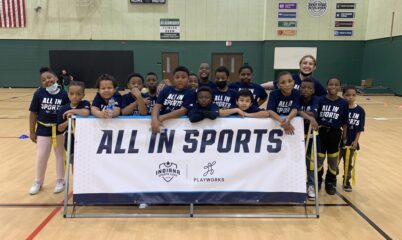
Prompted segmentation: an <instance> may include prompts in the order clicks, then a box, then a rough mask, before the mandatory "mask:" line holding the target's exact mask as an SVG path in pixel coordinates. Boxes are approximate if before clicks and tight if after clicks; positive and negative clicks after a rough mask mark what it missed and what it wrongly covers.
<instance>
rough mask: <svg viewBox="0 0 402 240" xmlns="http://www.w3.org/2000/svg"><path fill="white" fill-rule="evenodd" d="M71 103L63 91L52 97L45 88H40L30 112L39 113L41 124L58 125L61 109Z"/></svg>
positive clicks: (34, 96)
mask: <svg viewBox="0 0 402 240" xmlns="http://www.w3.org/2000/svg"><path fill="white" fill-rule="evenodd" d="M69 102H70V100H69V99H68V96H67V93H66V92H65V91H64V90H62V89H60V91H59V92H58V93H57V94H55V95H52V94H50V93H48V92H47V91H46V89H45V88H39V89H38V90H37V91H36V92H35V93H34V95H33V98H32V102H31V106H30V107H29V111H31V112H36V113H38V121H40V122H43V123H56V121H57V113H58V112H59V109H60V107H61V106H63V105H65V104H66V103H69Z"/></svg>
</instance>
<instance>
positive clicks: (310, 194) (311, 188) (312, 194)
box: [307, 185, 315, 200]
mask: <svg viewBox="0 0 402 240" xmlns="http://www.w3.org/2000/svg"><path fill="white" fill-rule="evenodd" d="M307 198H308V199H309V200H314V199H315V189H314V186H313V185H309V186H308V187H307Z"/></svg>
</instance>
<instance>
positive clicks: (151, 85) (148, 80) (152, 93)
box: [145, 72, 158, 115]
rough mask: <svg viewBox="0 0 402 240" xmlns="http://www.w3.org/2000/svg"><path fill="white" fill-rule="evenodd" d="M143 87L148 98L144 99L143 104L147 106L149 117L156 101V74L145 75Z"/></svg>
mask: <svg viewBox="0 0 402 240" xmlns="http://www.w3.org/2000/svg"><path fill="white" fill-rule="evenodd" d="M145 85H146V87H147V88H148V97H147V98H146V99H145V104H146V106H147V114H148V115H151V113H152V109H153V107H154V105H155V102H156V99H157V98H158V95H157V88H158V76H157V75H156V73H154V72H149V73H147V76H146V77H145Z"/></svg>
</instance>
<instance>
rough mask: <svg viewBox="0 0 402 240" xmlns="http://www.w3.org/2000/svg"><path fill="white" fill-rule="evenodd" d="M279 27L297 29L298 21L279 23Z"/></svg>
mask: <svg viewBox="0 0 402 240" xmlns="http://www.w3.org/2000/svg"><path fill="white" fill-rule="evenodd" d="M278 27H297V21H278Z"/></svg>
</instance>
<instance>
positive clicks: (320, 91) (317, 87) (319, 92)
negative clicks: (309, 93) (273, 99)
mask: <svg viewBox="0 0 402 240" xmlns="http://www.w3.org/2000/svg"><path fill="white" fill-rule="evenodd" d="M292 78H293V80H294V81H295V85H294V87H293V88H294V89H296V90H300V87H301V84H302V82H303V81H302V80H301V78H300V75H299V73H296V74H292ZM309 78H310V79H311V80H312V81H313V82H314V95H315V96H323V95H326V94H327V91H326V90H325V88H324V87H323V86H322V84H321V83H320V81H318V80H317V79H316V78H314V77H312V76H310V77H309ZM274 87H275V89H278V81H277V80H275V81H274Z"/></svg>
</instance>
